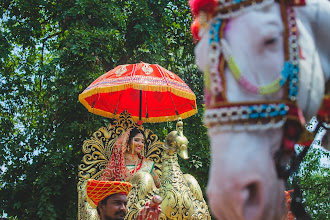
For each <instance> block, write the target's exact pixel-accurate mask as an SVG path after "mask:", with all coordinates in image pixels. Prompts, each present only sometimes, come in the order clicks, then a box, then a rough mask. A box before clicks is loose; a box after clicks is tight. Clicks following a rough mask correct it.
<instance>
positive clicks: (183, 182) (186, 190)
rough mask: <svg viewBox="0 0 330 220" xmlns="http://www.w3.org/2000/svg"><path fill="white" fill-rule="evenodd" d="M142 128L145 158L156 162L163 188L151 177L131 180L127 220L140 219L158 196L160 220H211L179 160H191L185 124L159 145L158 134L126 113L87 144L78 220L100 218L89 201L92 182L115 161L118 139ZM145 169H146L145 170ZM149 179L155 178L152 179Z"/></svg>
mask: <svg viewBox="0 0 330 220" xmlns="http://www.w3.org/2000/svg"><path fill="white" fill-rule="evenodd" d="M134 127H139V128H140V129H142V130H144V133H145V137H146V141H145V142H146V145H145V147H144V149H143V152H142V154H143V155H144V156H145V157H146V159H148V160H150V161H154V162H155V163H154V169H155V172H156V173H157V175H158V176H159V177H160V180H161V184H160V188H159V189H158V188H156V187H155V185H154V184H153V181H152V180H151V181H150V179H148V175H144V173H143V172H137V173H136V174H135V175H134V176H133V178H132V179H131V180H130V183H131V184H132V186H133V187H132V190H131V191H130V193H129V194H128V196H127V199H128V203H127V207H126V208H127V214H126V217H125V219H127V220H134V219H137V217H138V215H139V213H140V211H141V210H142V209H143V207H144V206H148V205H149V202H150V201H151V199H152V198H153V196H155V195H159V196H160V197H161V198H162V200H163V201H162V203H161V209H162V213H161V214H160V218H159V219H160V220H170V219H171V220H172V219H173V220H174V219H192V220H194V219H196V220H197V219H200V220H204V219H211V217H210V213H209V210H208V206H207V204H206V202H205V200H204V198H203V193H202V191H201V188H200V186H199V184H198V182H197V181H196V179H195V178H194V177H193V176H192V175H190V174H183V173H182V171H181V169H180V166H179V164H178V156H177V155H179V156H181V157H182V158H183V159H187V158H188V154H187V147H188V140H187V138H186V137H184V135H183V122H182V121H181V120H179V121H178V123H177V130H176V131H172V132H170V133H169V134H168V136H167V137H166V140H165V141H166V143H162V142H160V141H159V139H158V137H157V135H156V134H154V133H153V132H152V131H151V130H149V129H144V128H143V126H138V125H137V124H136V123H135V122H134V121H133V119H132V118H131V116H130V114H129V113H127V112H126V111H124V112H123V113H121V114H120V117H119V119H118V120H113V121H112V122H110V123H109V125H108V126H107V127H102V128H100V129H99V130H98V131H96V132H95V133H94V134H93V136H92V137H91V138H90V139H87V140H85V141H84V144H83V147H82V151H83V154H84V156H83V158H82V163H81V164H80V165H79V172H78V176H79V182H78V185H77V188H78V219H79V220H96V219H98V214H97V211H96V209H95V204H94V205H93V203H90V201H88V197H86V184H87V181H88V179H95V180H99V179H100V177H101V176H102V173H103V171H104V169H105V168H106V166H107V164H108V161H109V159H110V157H111V154H112V150H113V147H114V144H115V142H116V141H117V140H118V138H119V137H120V136H121V135H122V134H124V133H125V132H126V131H127V130H128V129H131V128H134ZM141 169H142V168H141ZM149 177H151V176H150V175H149Z"/></svg>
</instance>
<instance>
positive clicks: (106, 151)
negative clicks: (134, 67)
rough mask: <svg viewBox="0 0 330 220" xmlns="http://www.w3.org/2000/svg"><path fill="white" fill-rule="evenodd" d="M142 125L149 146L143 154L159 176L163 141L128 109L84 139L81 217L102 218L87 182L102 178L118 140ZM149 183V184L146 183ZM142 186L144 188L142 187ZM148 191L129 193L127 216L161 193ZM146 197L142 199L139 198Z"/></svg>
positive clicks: (80, 170) (80, 191)
mask: <svg viewBox="0 0 330 220" xmlns="http://www.w3.org/2000/svg"><path fill="white" fill-rule="evenodd" d="M134 127H139V128H141V129H142V130H144V133H145V136H146V147H145V148H144V152H143V155H144V156H145V157H146V158H147V159H149V160H152V161H154V162H155V164H154V168H155V171H156V173H157V174H158V176H161V171H160V167H161V156H162V152H163V150H164V144H163V143H162V142H160V141H159V139H158V137H157V135H156V134H154V133H153V132H152V131H151V130H149V129H144V128H143V127H142V126H138V125H137V124H136V123H135V122H134V121H133V120H132V118H131V116H130V114H128V113H127V112H126V111H125V112H123V113H122V114H121V115H120V118H119V119H118V120H112V121H111V122H110V123H109V124H108V126H107V127H101V128H100V129H99V130H98V131H96V132H95V133H94V134H93V136H92V137H91V138H90V139H87V140H85V141H84V144H83V147H82V152H83V154H84V155H83V158H82V163H81V164H80V165H79V167H78V169H79V171H78V177H79V182H78V185H77V189H78V219H79V220H94V219H95V220H96V219H99V218H98V215H97V211H96V209H95V207H92V206H91V203H89V202H88V201H87V197H86V184H87V180H88V179H95V180H99V179H100V177H101V175H102V173H103V171H104V169H105V167H106V165H107V163H108V161H109V158H110V157H111V153H112V148H113V146H114V143H115V142H116V140H117V139H118V138H119V137H120V136H121V135H122V134H123V133H124V132H125V131H126V130H127V129H130V128H134ZM146 187H148V186H146ZM140 189H141V188H140ZM145 191H146V192H148V193H143V192H137V191H136V188H134V187H133V189H132V190H131V192H130V194H129V195H128V204H127V210H128V212H127V213H128V214H127V216H126V219H135V217H136V216H137V215H138V212H139V211H140V209H141V208H142V207H143V206H144V205H145V204H146V202H148V201H149V200H150V199H151V198H152V197H153V195H154V194H158V190H156V189H145ZM141 196H142V197H143V199H140V200H139V201H138V199H139V198H141Z"/></svg>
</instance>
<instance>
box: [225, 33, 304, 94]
mask: <svg viewBox="0 0 330 220" xmlns="http://www.w3.org/2000/svg"><path fill="white" fill-rule="evenodd" d="M220 42H221V45H222V51H223V55H224V58H225V60H226V62H227V64H228V67H229V69H230V71H231V73H232V74H233V76H234V78H235V79H236V80H237V81H238V83H239V84H240V85H241V86H243V87H244V88H245V89H246V90H248V91H249V92H252V93H255V94H260V95H268V94H272V93H275V92H277V91H279V90H280V89H281V88H282V86H283V85H284V84H285V82H286V81H287V79H289V84H290V91H289V95H291V96H296V95H297V85H296V82H297V81H298V72H299V67H298V65H294V64H292V63H291V62H289V61H286V62H285V63H284V68H283V70H282V72H281V76H280V77H279V78H277V79H276V80H274V81H273V82H271V83H269V84H268V85H262V86H257V85H254V84H253V83H252V82H250V81H249V80H248V79H247V78H245V77H244V76H243V75H242V72H241V70H240V68H239V66H238V65H237V64H236V62H235V59H234V57H233V56H232V53H231V49H230V47H229V45H228V43H227V41H226V40H225V39H224V38H222V39H221V40H220ZM294 61H296V60H294ZM295 63H296V62H295Z"/></svg>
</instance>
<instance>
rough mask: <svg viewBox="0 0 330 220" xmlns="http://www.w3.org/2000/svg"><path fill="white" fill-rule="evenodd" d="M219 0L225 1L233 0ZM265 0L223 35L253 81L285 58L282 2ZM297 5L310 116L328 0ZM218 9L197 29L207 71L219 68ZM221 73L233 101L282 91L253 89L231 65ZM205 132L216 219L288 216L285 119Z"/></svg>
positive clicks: (199, 55)
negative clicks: (279, 168)
mask: <svg viewBox="0 0 330 220" xmlns="http://www.w3.org/2000/svg"><path fill="white" fill-rule="evenodd" d="M247 1H248V0H247ZM266 1H267V0H266ZM266 1H264V2H266ZM219 2H220V3H219V4H220V5H221V4H222V2H231V1H219ZM232 2H234V1H232ZM236 2H240V1H236ZM241 2H243V1H241ZM255 2H256V1H255ZM267 2H269V3H268V4H261V6H260V7H254V8H253V9H251V10H245V11H244V12H241V13H238V14H237V16H236V15H235V16H232V17H231V18H230V19H229V21H228V23H227V26H226V28H225V31H224V39H225V41H224V42H222V43H219V44H220V46H221V48H222V51H223V50H225V49H227V50H230V55H232V57H233V58H234V59H235V61H236V64H237V66H239V68H240V70H241V73H242V74H244V76H245V78H247V79H248V80H249V81H250V82H251V83H253V84H254V85H267V84H269V83H271V82H273V81H274V80H276V79H277V78H278V77H279V76H280V75H281V71H282V69H283V66H284V62H285V57H284V50H283V41H284V40H285V39H284V37H283V32H284V24H283V22H282V17H281V8H280V5H279V3H277V2H272V1H267ZM257 4H259V3H257ZM251 8H252V7H251ZM294 11H295V13H296V17H297V19H296V21H297V26H298V29H299V46H300V50H299V54H300V59H299V68H300V73H299V93H298V95H297V103H298V105H299V107H300V108H301V110H302V112H303V115H304V117H305V119H306V120H308V119H310V118H311V117H312V116H313V115H315V114H316V113H317V110H318V108H319V106H320V103H321V100H322V97H323V95H324V91H325V83H326V82H327V81H328V80H329V78H330V43H329V40H330V2H329V1H328V0H307V1H306V6H303V7H294ZM217 16H218V15H217V14H213V18H211V19H209V20H208V23H207V24H208V25H207V26H206V27H205V28H202V29H201V30H200V32H199V33H200V38H201V39H200V41H199V43H198V44H197V46H196V48H195V55H196V64H197V65H198V67H199V69H200V70H201V71H203V72H205V71H206V72H211V73H212V71H214V69H213V70H212V69H211V67H212V62H214V60H213V61H211V59H212V58H210V53H211V51H212V48H211V46H210V39H212V36H211V35H210V29H211V28H212V24H215V23H216V21H215V20H216V19H217ZM211 33H212V32H211ZM217 46H219V45H217ZM227 53H228V51H227ZM218 55H219V54H218ZM217 58H218V57H217ZM217 68H218V67H217ZM224 77H225V80H226V87H223V88H222V89H223V90H225V91H224V93H225V94H226V98H227V101H228V102H231V103H242V102H256V103H257V102H265V101H269V100H282V99H283V93H284V89H283V88H281V89H279V90H278V91H277V92H274V93H271V94H267V95H260V94H256V93H252V92H250V91H248V90H247V89H246V88H244V87H243V86H242V84H240V83H239V82H238V81H237V80H236V79H235V77H234V76H233V74H232V71H231V70H230V69H229V68H228V66H226V68H225V70H224ZM211 90H213V92H214V87H212V86H211ZM211 92H212V91H211ZM227 110H228V109H227ZM216 111H221V109H217V108H216V109H210V108H209V109H207V110H206V114H207V113H208V112H212V114H213V113H214V114H216V113H217V112H216ZM227 116H228V115H227ZM243 127H244V126H243ZM208 133H209V137H210V140H211V168H210V176H209V182H208V188H207V195H208V201H209V204H210V207H211V211H212V213H213V214H214V215H215V216H216V217H217V219H219V220H221V219H226V220H227V219H228V220H241V219H246V220H259V219H260V220H261V219H262V220H265V219H267V220H273V219H274V220H278V219H281V218H283V216H284V215H285V212H286V210H285V196H284V191H285V187H284V181H283V180H282V179H279V178H278V177H277V173H276V169H275V165H274V154H275V152H276V151H277V150H278V149H279V148H280V146H281V140H282V137H283V126H281V124H280V123H278V126H277V127H276V126H274V127H269V128H265V129H260V130H258V129H250V130H249V129H243V128H239V129H236V130H235V129H230V128H228V129H226V128H224V127H221V126H213V127H212V128H209V131H208Z"/></svg>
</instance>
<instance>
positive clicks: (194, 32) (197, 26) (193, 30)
mask: <svg viewBox="0 0 330 220" xmlns="http://www.w3.org/2000/svg"><path fill="white" fill-rule="evenodd" d="M199 29H200V24H199V22H198V20H194V21H193V23H192V24H191V26H190V31H191V33H192V35H193V37H194V39H195V40H197V41H199V40H200V38H199V36H198V33H199Z"/></svg>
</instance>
